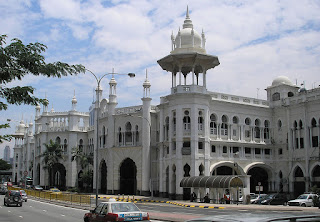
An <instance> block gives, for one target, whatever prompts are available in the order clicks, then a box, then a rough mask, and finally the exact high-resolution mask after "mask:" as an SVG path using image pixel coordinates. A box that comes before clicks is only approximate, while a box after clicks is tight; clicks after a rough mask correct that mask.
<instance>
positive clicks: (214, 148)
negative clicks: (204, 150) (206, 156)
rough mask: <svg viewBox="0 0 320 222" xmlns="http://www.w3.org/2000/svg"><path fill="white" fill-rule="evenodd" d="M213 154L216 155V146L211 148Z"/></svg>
mask: <svg viewBox="0 0 320 222" xmlns="http://www.w3.org/2000/svg"><path fill="white" fill-rule="evenodd" d="M211 152H212V153H215V152H216V146H215V145H212V146H211Z"/></svg>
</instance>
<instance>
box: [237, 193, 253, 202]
mask: <svg viewBox="0 0 320 222" xmlns="http://www.w3.org/2000/svg"><path fill="white" fill-rule="evenodd" d="M249 195H250V198H251V199H252V197H253V196H254V195H256V194H255V193H249ZM239 202H243V196H242V195H241V196H240V198H239Z"/></svg>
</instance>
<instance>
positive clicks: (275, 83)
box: [272, 76, 293, 86]
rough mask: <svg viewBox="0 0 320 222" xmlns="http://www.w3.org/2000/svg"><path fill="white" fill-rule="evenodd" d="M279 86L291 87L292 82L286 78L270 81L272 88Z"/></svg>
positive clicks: (280, 77) (279, 77)
mask: <svg viewBox="0 0 320 222" xmlns="http://www.w3.org/2000/svg"><path fill="white" fill-rule="evenodd" d="M279 85H290V86H292V85H293V84H292V82H291V81H290V79H289V78H288V77H286V76H278V77H277V78H275V79H274V80H273V81H272V86H279Z"/></svg>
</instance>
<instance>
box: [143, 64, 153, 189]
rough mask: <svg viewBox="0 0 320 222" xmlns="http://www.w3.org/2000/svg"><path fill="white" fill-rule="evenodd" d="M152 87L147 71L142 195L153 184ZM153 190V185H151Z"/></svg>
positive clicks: (144, 98)
mask: <svg viewBox="0 0 320 222" xmlns="http://www.w3.org/2000/svg"><path fill="white" fill-rule="evenodd" d="M150 87H151V84H150V82H149V80H148V70H146V80H145V81H144V83H143V98H142V99H141V100H142V103H143V108H142V111H143V113H142V170H143V172H142V195H148V194H150V192H149V184H151V183H150V182H151V179H152V178H151V173H152V165H151V156H150V155H151V150H150V149H151V146H150V142H151V136H152V135H151V133H150V132H151V116H150V111H151V100H152V99H151V98H150ZM151 190H153V189H152V185H151Z"/></svg>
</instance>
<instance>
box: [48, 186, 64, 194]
mask: <svg viewBox="0 0 320 222" xmlns="http://www.w3.org/2000/svg"><path fill="white" fill-rule="evenodd" d="M49 191H50V192H51V193H53V194H62V192H61V190H59V189H58V188H55V187H54V188H51V189H50V190H49Z"/></svg>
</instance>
